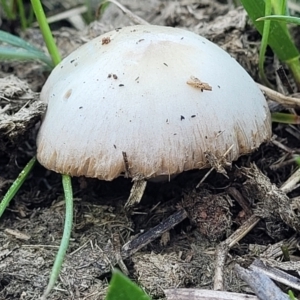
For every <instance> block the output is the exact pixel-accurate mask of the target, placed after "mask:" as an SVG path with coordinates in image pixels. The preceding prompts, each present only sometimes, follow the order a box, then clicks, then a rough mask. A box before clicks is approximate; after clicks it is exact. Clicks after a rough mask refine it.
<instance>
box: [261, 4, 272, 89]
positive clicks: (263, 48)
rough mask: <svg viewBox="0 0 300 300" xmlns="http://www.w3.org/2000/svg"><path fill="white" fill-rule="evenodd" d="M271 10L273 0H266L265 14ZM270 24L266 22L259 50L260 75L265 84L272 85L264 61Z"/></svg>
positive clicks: (268, 13)
mask: <svg viewBox="0 0 300 300" xmlns="http://www.w3.org/2000/svg"><path fill="white" fill-rule="evenodd" d="M271 11H272V5H271V0H266V5H265V15H270V14H271ZM270 25H271V21H266V22H264V27H263V33H262V40H261V44H260V50H259V62H258V70H259V76H260V78H261V80H262V82H263V84H265V85H267V86H269V87H272V85H271V84H270V82H269V80H268V79H267V76H266V74H265V69H264V63H265V57H266V56H265V54H266V50H267V46H268V40H269V33H270Z"/></svg>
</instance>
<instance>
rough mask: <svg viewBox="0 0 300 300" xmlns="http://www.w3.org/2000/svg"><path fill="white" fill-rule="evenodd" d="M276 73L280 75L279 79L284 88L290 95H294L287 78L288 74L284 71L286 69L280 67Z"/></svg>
mask: <svg viewBox="0 0 300 300" xmlns="http://www.w3.org/2000/svg"><path fill="white" fill-rule="evenodd" d="M276 73H277V75H278V77H279V78H280V80H281V82H282V84H283V86H284V87H285V88H286V89H287V91H288V93H289V94H293V92H294V91H293V88H292V86H291V84H290V82H289V80H288V78H287V76H286V73H285V71H284V68H283V67H282V66H280V67H279V68H278V69H277V70H276Z"/></svg>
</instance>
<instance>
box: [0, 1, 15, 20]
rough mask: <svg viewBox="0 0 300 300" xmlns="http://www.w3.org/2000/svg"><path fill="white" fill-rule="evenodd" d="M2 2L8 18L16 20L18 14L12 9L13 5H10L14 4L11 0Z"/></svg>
mask: <svg viewBox="0 0 300 300" xmlns="http://www.w3.org/2000/svg"><path fill="white" fill-rule="evenodd" d="M0 3H1V6H2V8H3V10H4V13H5V14H6V16H7V18H8V19H9V20H15V18H16V15H15V13H14V12H13V10H12V7H11V6H12V5H10V4H12V3H11V1H7V0H1V1H0Z"/></svg>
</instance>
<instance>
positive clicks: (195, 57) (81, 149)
mask: <svg viewBox="0 0 300 300" xmlns="http://www.w3.org/2000/svg"><path fill="white" fill-rule="evenodd" d="M191 77H196V78H197V79H198V80H199V81H197V79H195V78H194V79H191ZM193 81H194V83H196V84H193ZM187 82H189V83H190V84H187ZM199 82H202V83H207V84H208V85H209V86H210V87H211V88H212V90H211V91H209V90H206V88H209V87H208V86H207V85H206V86H205V85H204V86H203V85H201V84H200V83H199ZM197 84H198V87H197ZM41 99H42V100H43V101H45V102H47V103H48V109H47V112H46V115H45V118H44V120H43V122H42V125H41V128H40V131H39V134H38V138H37V146H38V153H37V157H38V160H39V162H40V163H41V164H42V165H44V166H45V167H46V168H48V169H50V170H54V171H56V172H59V173H63V174H69V175H72V176H82V175H83V176H87V177H97V178H99V179H104V180H112V179H114V178H116V177H118V176H119V175H120V174H122V173H124V172H126V171H127V172H128V173H129V175H130V176H131V177H137V176H139V177H142V178H151V177H156V176H161V175H172V174H177V173H180V172H182V171H186V170H191V169H200V168H204V167H208V166H209V162H208V160H207V158H206V157H205V153H210V154H212V155H213V156H215V157H216V158H221V157H222V156H223V154H224V153H226V152H228V153H227V154H226V160H227V161H228V162H231V161H233V160H235V159H237V158H238V157H239V156H240V155H242V154H246V153H249V152H251V151H252V150H253V149H255V148H257V147H258V146H259V145H260V144H261V143H262V142H264V141H266V140H268V139H269V138H270V136H271V120H270V113H269V110H268V107H267V103H266V100H265V98H264V96H263V94H262V93H261V91H260V90H259V88H258V87H257V85H256V84H255V82H254V81H253V80H252V78H251V77H250V76H249V75H248V74H247V73H246V71H245V70H244V69H243V68H242V67H241V66H240V65H239V64H238V63H237V62H236V61H235V60H234V59H233V58H232V57H231V56H230V55H229V54H227V53H226V52H225V51H223V50H222V49H221V48H219V47H218V46H216V45H215V44H213V43H211V42H209V41H208V40H206V39H205V38H203V37H201V36H198V35H196V34H194V33H191V32H188V31H185V30H182V29H178V28H170V27H161V26H152V25H138V26H130V27H125V28H122V29H118V30H114V31H111V32H109V33H107V34H104V35H102V36H99V37H97V38H96V39H94V40H92V41H90V42H88V43H86V44H85V45H83V46H82V47H80V48H79V49H77V50H76V51H74V52H73V53H71V54H70V55H69V56H68V57H66V58H65V59H64V60H63V61H62V62H61V63H60V64H59V65H58V66H57V67H56V68H55V69H54V70H53V72H52V73H51V75H50V77H49V78H48V80H47V82H46V84H45V86H44V87H43V90H42V93H41ZM230 147H232V148H231V149H230V151H227V150H228V149H229V148H230ZM124 153H126V155H125V156H126V157H127V163H125V162H124ZM125 160H126V159H125Z"/></svg>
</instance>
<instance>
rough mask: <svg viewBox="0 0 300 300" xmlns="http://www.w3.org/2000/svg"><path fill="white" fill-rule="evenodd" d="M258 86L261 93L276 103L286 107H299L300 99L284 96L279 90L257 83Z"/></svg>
mask: <svg viewBox="0 0 300 300" xmlns="http://www.w3.org/2000/svg"><path fill="white" fill-rule="evenodd" d="M257 85H258V87H259V88H260V89H261V91H262V92H263V93H265V94H266V95H267V97H268V98H269V99H270V100H273V101H275V102H277V103H280V104H283V105H284V106H286V107H292V108H297V107H300V99H299V98H293V97H290V96H285V95H283V94H281V93H279V92H276V91H274V90H272V89H270V88H268V87H266V86H264V85H261V84H259V83H257Z"/></svg>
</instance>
